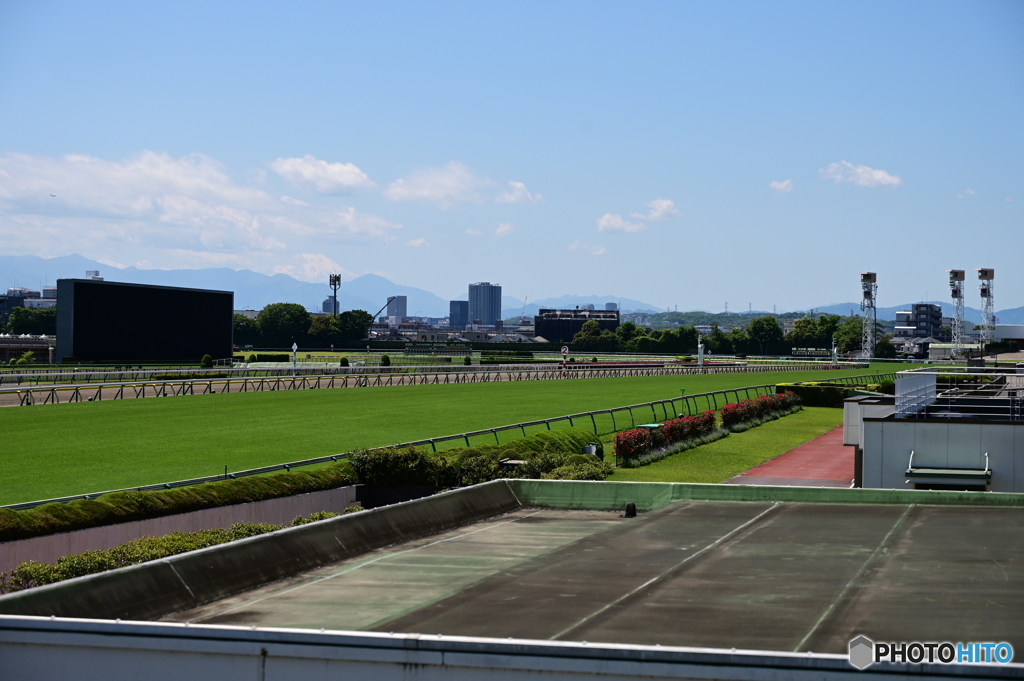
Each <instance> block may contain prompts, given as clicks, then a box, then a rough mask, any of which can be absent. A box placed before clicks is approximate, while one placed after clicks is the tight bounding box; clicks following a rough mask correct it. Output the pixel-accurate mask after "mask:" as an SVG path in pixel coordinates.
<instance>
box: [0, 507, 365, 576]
mask: <svg viewBox="0 0 1024 681" xmlns="http://www.w3.org/2000/svg"><path fill="white" fill-rule="evenodd" d="M355 510H358V509H355ZM346 512H348V511H346ZM339 515H341V514H340V513H331V512H329V511H320V512H318V513H313V514H311V515H310V516H309V517H307V518H302V517H299V518H296V519H295V520H293V521H292V522H291V526H292V527H294V526H296V525H305V524H306V523H311V522H315V521H317V520H326V519H328V518H334V517H336V516H339ZM284 527H285V526H284V525H271V524H269V523H235V524H234V525H232V526H231V527H229V528H228V529H221V528H215V529H212V530H198V531H196V532H172V533H171V534H168V535H165V536H163V537H142V538H141V539H135V540H133V541H130V542H126V543H124V544H121V545H120V546H115V547H114V548H111V549H102V550H99V551H86V552H84V553H78V554H75V555H71V556H62V557H60V558H58V559H57V562H56V563H53V564H50V563H38V562H36V561H33V560H30V561H26V562H24V563H21V564H20V565H18V566H17V567H15V568H14V569H13V570H11V572H10V573H9V574H8V573H0V593H10V592H12V591H21V590H22V589H31V588H32V587H34V586H42V585H43V584H52V583H54V582H61V581H64V580H65V579H72V578H74V577H82V576H83V575H91V574H95V573H97V572H106V571H107V570H115V569H117V568H122V567H127V566H129V565H137V564H138V563H145V562H147V561H151V560H157V559H159V558H166V557H167V556H175V555H177V554H179V553H187V552H188V551H195V550H197V549H205V548H206V547H208V546H216V545H217V544H225V543H227V542H230V541H235V540H237V539H245V538H246V537H255V536H256V535H258V534H266V533H267V532H274V531H275V530H281V529H284Z"/></svg>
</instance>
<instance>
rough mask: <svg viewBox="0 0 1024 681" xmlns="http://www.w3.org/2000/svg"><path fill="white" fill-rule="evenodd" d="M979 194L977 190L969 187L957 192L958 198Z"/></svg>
mask: <svg viewBox="0 0 1024 681" xmlns="http://www.w3.org/2000/svg"><path fill="white" fill-rule="evenodd" d="M977 195H978V193H977V192H976V191H974V190H973V189H971V188H970V187H968V188H967V189H965V190H963V191H962V192H961V193H959V194H957V195H956V198H958V199H962V198H965V197H968V196H977Z"/></svg>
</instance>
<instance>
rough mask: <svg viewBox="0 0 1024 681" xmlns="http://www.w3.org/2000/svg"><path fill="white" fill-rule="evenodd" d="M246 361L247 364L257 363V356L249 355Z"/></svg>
mask: <svg viewBox="0 0 1024 681" xmlns="http://www.w3.org/2000/svg"><path fill="white" fill-rule="evenodd" d="M246 361H247V362H255V361H256V355H255V354H251V355H249V357H248V358H247V359H246Z"/></svg>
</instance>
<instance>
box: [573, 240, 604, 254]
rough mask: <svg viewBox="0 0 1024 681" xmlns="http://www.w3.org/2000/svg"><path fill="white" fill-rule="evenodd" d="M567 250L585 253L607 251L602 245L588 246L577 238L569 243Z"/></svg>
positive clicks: (602, 252)
mask: <svg viewBox="0 0 1024 681" xmlns="http://www.w3.org/2000/svg"><path fill="white" fill-rule="evenodd" d="M569 250H570V251H573V252H575V253H583V254H586V255H604V254H605V253H607V252H608V251H607V250H605V247H604V246H590V245H588V244H582V243H580V240H579V239H576V240H575V241H573V242H572V243H571V244H569Z"/></svg>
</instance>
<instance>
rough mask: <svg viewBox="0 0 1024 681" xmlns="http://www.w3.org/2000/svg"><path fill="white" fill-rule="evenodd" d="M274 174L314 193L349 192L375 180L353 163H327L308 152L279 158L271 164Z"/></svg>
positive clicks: (368, 186) (366, 185)
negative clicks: (303, 154)
mask: <svg viewBox="0 0 1024 681" xmlns="http://www.w3.org/2000/svg"><path fill="white" fill-rule="evenodd" d="M268 165H269V166H270V168H271V170H273V171H274V172H275V173H277V174H278V175H280V176H281V177H283V178H284V179H286V180H288V181H289V182H291V183H293V184H295V185H296V186H298V187H301V188H302V189H304V190H306V191H308V192H310V193H312V194H348V193H350V192H352V190H354V189H368V188H370V187H373V186H374V183H373V182H372V181H371V180H370V178H369V177H367V176H366V173H364V172H363V171H362V170H360V169H359V168H358V167H356V166H355V165H353V164H352V163H328V162H327V161H323V160H321V159H318V158H314V157H313V156H310V155H309V154H306V155H305V156H303V157H302V158H279V159H277V160H276V161H271V162H270V163H269V164H268Z"/></svg>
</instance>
